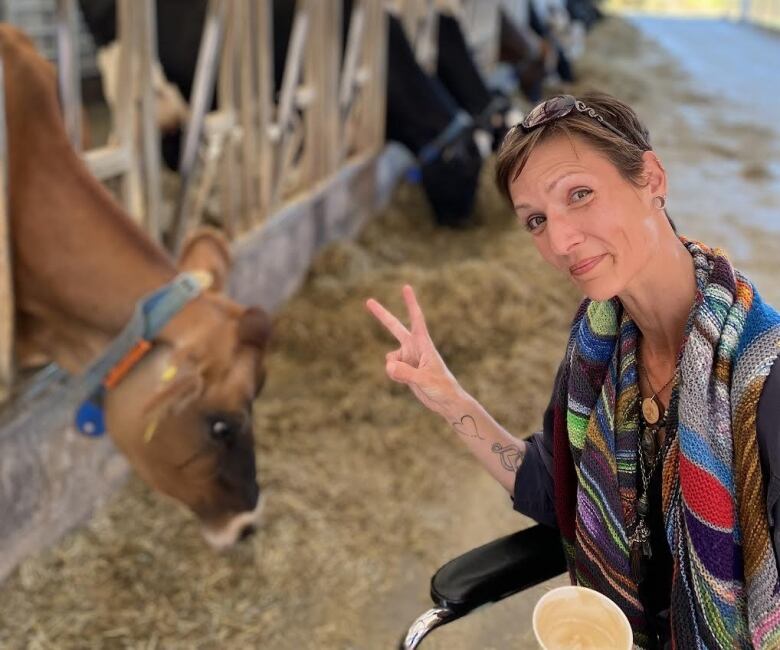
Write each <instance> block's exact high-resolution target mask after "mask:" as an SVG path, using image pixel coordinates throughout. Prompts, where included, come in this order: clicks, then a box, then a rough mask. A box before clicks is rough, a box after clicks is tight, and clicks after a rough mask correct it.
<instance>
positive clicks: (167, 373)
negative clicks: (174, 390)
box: [160, 366, 178, 382]
mask: <svg viewBox="0 0 780 650" xmlns="http://www.w3.org/2000/svg"><path fill="white" fill-rule="evenodd" d="M177 372H178V368H176V366H168V367H167V368H166V369H165V370H163V374H162V377H160V379H161V380H162V381H163V382H169V381H170V380H171V379H173V378H174V377H175V376H176V373H177Z"/></svg>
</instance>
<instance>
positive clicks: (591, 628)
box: [533, 587, 633, 650]
mask: <svg viewBox="0 0 780 650" xmlns="http://www.w3.org/2000/svg"><path fill="white" fill-rule="evenodd" d="M533 628H534V634H535V635H536V640H537V641H538V642H539V644H540V645H541V647H542V648H543V650H631V648H632V647H633V634H632V633H631V626H630V625H629V623H628V619H627V618H626V615H625V614H623V612H622V611H621V610H620V608H619V607H618V606H617V605H616V604H615V603H613V602H612V601H611V600H610V599H609V598H607V597H606V596H604V595H603V594H600V593H599V592H597V591H593V590H592V589H587V588H585V587H558V588H556V589H553V590H552V591H549V592H547V593H546V594H545V595H544V596H542V597H541V598H540V599H539V602H537V603H536V607H534V614H533Z"/></svg>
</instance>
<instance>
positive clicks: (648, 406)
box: [642, 397, 661, 424]
mask: <svg viewBox="0 0 780 650" xmlns="http://www.w3.org/2000/svg"><path fill="white" fill-rule="evenodd" d="M642 415H643V416H644V417H645V422H647V423H648V424H655V423H656V422H658V419H659V418H660V417H661V411H660V410H659V409H658V404H656V402H655V399H654V398H652V397H645V398H644V399H643V400H642Z"/></svg>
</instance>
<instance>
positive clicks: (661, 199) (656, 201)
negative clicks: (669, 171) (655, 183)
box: [653, 196, 666, 210]
mask: <svg viewBox="0 0 780 650" xmlns="http://www.w3.org/2000/svg"><path fill="white" fill-rule="evenodd" d="M653 205H654V206H655V207H656V208H658V209H659V210H663V209H664V208H665V207H666V197H665V196H654V197H653Z"/></svg>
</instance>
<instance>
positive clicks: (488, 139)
mask: <svg viewBox="0 0 780 650" xmlns="http://www.w3.org/2000/svg"><path fill="white" fill-rule="evenodd" d="M474 143H475V144H476V145H477V149H478V150H479V155H480V156H482V160H485V158H487V157H488V156H489V155H490V154H491V153H492V151H493V136H492V135H490V134H489V133H488V132H487V131H485V130H483V129H475V130H474Z"/></svg>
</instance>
